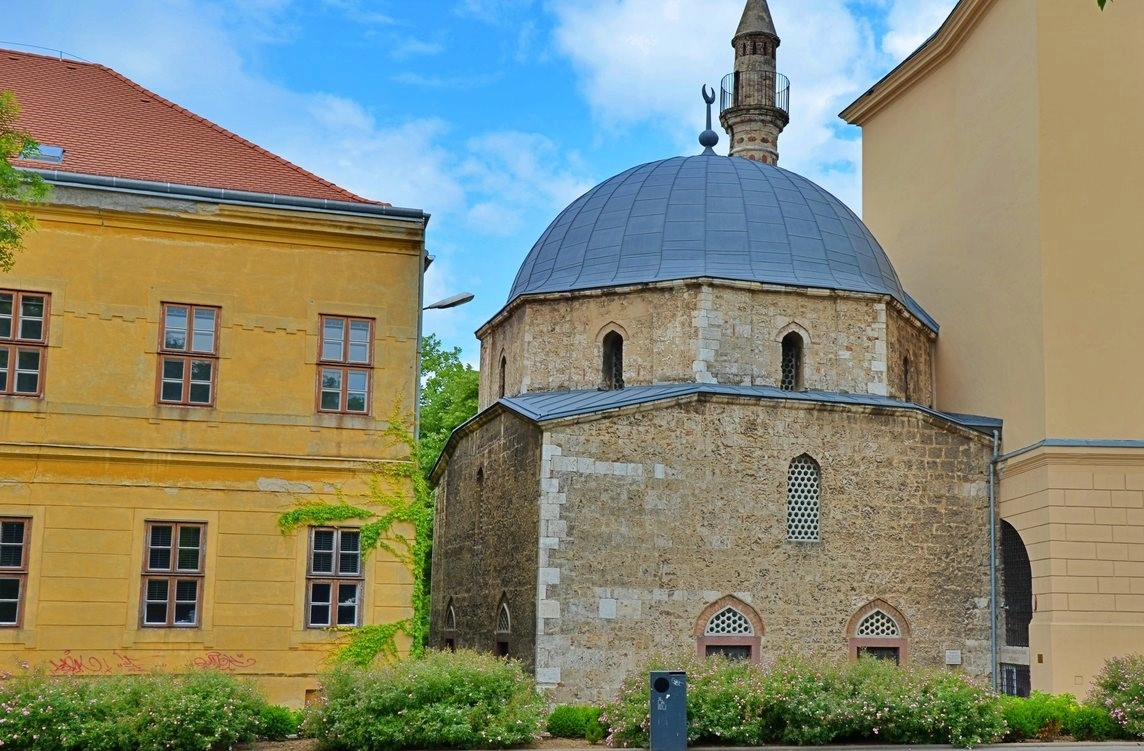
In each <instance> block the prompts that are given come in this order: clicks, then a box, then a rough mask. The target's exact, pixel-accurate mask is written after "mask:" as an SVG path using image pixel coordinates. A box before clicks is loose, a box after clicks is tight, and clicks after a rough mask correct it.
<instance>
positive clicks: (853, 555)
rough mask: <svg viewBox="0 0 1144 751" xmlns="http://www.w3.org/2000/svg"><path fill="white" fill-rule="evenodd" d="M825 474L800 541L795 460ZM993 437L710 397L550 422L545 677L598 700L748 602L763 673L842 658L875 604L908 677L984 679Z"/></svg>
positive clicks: (857, 413) (545, 491) (848, 412)
mask: <svg viewBox="0 0 1144 751" xmlns="http://www.w3.org/2000/svg"><path fill="white" fill-rule="evenodd" d="M803 453H807V454H809V455H810V456H811V457H813V458H814V459H815V460H816V461H817V462H819V464H820V466H821V496H820V497H821V531H820V541H818V542H791V541H788V540H787V529H786V497H787V471H788V466H789V464H790V461H791V460H792V459H793V458H795V457H798V456H800V455H802V454H803ZM989 457H990V446H989V440H988V439H987V438H985V437H979V436H977V435H976V434H969V433H967V432H964V431H961V430H960V429H954V428H949V429H947V428H945V427H942V426H941V425H938V424H936V423H934V422H932V421H931V420H930V418H925V417H923V416H921V415H920V413H917V412H914V411H908V410H893V411H871V410H868V409H859V408H834V407H826V406H822V405H819V406H814V405H804V404H795V403H789V402H779V401H750V400H728V399H715V398H701V399H698V400H691V401H686V402H682V403H678V404H675V405H671V406H663V407H661V408H658V409H649V410H644V411H629V412H626V413H621V414H618V415H615V416H613V417H610V418H608V419H602V420H596V421H592V422H582V423H578V424H565V425H562V426H560V427H552V428H550V429H549V430H547V431H546V433H545V436H544V446H543V458H542V463H541V468H540V471H541V487H542V492H541V496H540V501H541V508H540V514H541V520H542V522H541V524H542V528H541V538H540V557H539V567H540V574H541V584H542V586H541V587H540V601H539V614H540V617H541V622H540V630H541V634H540V635H539V636H538V637H537V663H536V668H537V670H536V673H537V678H538V680H539V681H540V682H541V684H542V685H546V686H549V687H551V688H552V689H553V690H554V692H555V693H554V698H555V699H556V700H557V701H575V702H600V701H603V700H606V699H607V698H608V697H609V696H610V695H611V694H612V693H613V692H614V691H615V690H616V688H617V687H618V685H619V682H620V680H621V678H622V677H623V676H624V675H625V673H627V672H629V671H630V670H632V669H634V668H636V667H637V666H638V665H640V663H641V662H642V661H643V660H644V659H645V658H646V657H647V656H648V655H650V654H653V653H662V652H670V651H672V650H694V649H696V640H695V638H694V637H693V636H692V630H693V628H695V627H696V622H697V618H698V617H699V616H700V614H701V612H702V611H703V609H704V608H705V607H707V606H708V605H710V604H711V603H714V602H715V601H717V600H719V599H720V598H722V597H724V596H726V595H734V596H736V597H738V598H740V599H741V600H743V601H745V602H747V603H749V604H750V605H751V606H752V607H754V608H755V609H756V610H757V612H758V614H759V616H760V617H761V618H762V621H763V623H764V628H765V633H764V635H763V638H762V658H763V659H764V660H770V659H774V658H776V657H778V656H779V655H781V654H784V653H789V652H792V651H801V652H807V651H815V650H817V651H821V652H824V653H827V654H838V655H845V654H847V650H848V637H849V634H848V633H847V625H848V623H849V620H850V618H851V617H852V616H853V615H854V614H855V613H856V612H857V611H858V610H859V609H860V608H862V607H863V606H864V605H867V604H868V603H870V602H871V601H872V600H874V599H875V598H881V599H882V600H884V601H885V602H886V603H888V604H889V605H890V606H892V607H894V608H897V609H898V610H899V611H900V612H901V613H902V614H903V615H904V617H905V618H906V619H907V622H908V628H909V629H910V631H911V634H912V636H911V638H910V640H909V642H908V647H907V649H908V662H909V663H910V664H915V665H941V664H943V662H944V655H945V650H947V649H959V650H962V655H963V660H964V667H965V668H966V669H967V670H968V671H969V672H970V673H973V674H977V675H982V674H987V673H988V672H989V626H988V624H989V601H988V597H989V541H988V519H987V513H988V512H987V509H988V488H987V467H988V462H989Z"/></svg>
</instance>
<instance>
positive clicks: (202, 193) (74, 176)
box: [19, 167, 430, 224]
mask: <svg viewBox="0 0 1144 751" xmlns="http://www.w3.org/2000/svg"><path fill="white" fill-rule="evenodd" d="M19 169H20V170H21V171H24V172H31V173H33V174H36V175H39V176H40V177H42V178H43V179H44V180H45V181H46V182H48V183H51V184H52V185H58V186H60V187H75V188H94V189H96V190H114V191H120V192H124V193H140V194H147V195H157V196H165V197H168V198H186V199H191V200H198V201H202V200H207V201H216V202H218V203H229V204H237V205H242V206H259V207H264V208H267V207H268V208H280V209H292V210H299V211H322V212H327V213H331V214H353V215H356V216H373V217H385V218H387V219H398V220H404V221H417V222H424V223H426V224H428V222H429V216H430V215H429V214H427V213H425V212H424V211H422V210H421V209H403V208H398V207H396V206H390V205H388V204H380V203H356V202H354V201H335V200H331V199H328V198H303V197H301V196H284V195H279V194H277V193H254V192H251V191H245V190H227V189H226V188H207V187H203V186H201V185H182V184H179V183H161V182H152V181H150V180H136V179H133V178H127V177H111V176H106V175H86V174H82V173H79V172H61V171H60V170H44V169H35V168H29V167H20V168H19Z"/></svg>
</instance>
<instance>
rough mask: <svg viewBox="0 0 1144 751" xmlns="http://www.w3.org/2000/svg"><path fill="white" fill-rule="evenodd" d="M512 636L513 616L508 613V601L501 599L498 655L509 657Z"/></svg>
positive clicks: (497, 635)
mask: <svg viewBox="0 0 1144 751" xmlns="http://www.w3.org/2000/svg"><path fill="white" fill-rule="evenodd" d="M511 635H512V615H510V614H509V612H508V601H507V600H506V599H505V598H504V597H501V601H500V607H498V608H497V630H496V637H497V654H498V655H500V656H501V657H508V653H509V649H508V640H509V636H511Z"/></svg>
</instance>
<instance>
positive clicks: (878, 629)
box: [849, 600, 909, 664]
mask: <svg viewBox="0 0 1144 751" xmlns="http://www.w3.org/2000/svg"><path fill="white" fill-rule="evenodd" d="M849 636H850V656H851V657H853V658H858V657H873V658H875V659H879V660H892V661H893V662H896V663H898V664H901V663H903V662H905V659H906V645H907V643H908V638H909V627H908V624H907V623H906V619H905V618H904V617H903V616H902V614H901V613H900V612H898V610H897V609H896V608H893V607H891V606H890V605H889V604H888V603H886V602H884V601H882V600H874V601H872V602H870V603H868V604H867V605H866V606H865V607H863V608H861V609H860V610H859V611H858V612H857V613H855V614H854V616H853V617H852V618H851V619H850V634H849Z"/></svg>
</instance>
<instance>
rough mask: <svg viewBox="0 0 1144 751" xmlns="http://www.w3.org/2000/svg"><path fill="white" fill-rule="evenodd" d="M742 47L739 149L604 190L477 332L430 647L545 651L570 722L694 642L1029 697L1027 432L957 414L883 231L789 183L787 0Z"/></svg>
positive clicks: (532, 665)
mask: <svg viewBox="0 0 1144 751" xmlns="http://www.w3.org/2000/svg"><path fill="white" fill-rule="evenodd" d="M733 46H734V50H735V65H734V72H733V73H732V74H730V75H729V76H727V77H726V78H725V79H724V81H723V85H722V91H721V94H722V100H721V102H720V108H721V112H720V121H721V123H722V125H723V127H724V129H725V130H726V131H727V133H728V134H729V136H730V143H731V146H730V155H729V156H721V155H717V154H716V153H715V152H714V150H713V149H712V146H714V145H715V143H716V141H717V140H718V138H717V136H716V135H715V133H714V132H712V131H711V130H710V129H709V130H708V131H707V132H705V133H704V134H703V136H701V139H700V142H701V144H702V145H703V146H705V147H706V148H705V149H704V151H703V152H702V153H701V154H699V155H697V156H682V157H675V158H670V159H664V160H662V161H657V162H652V163H649V164H643V165H639V166H636V167H633V168H631V169H629V170H627V171H625V172H622V173H621V174H619V175H616V176H615V177H612V178H610V179H608V180H605V181H604V182H602V183H601V184H599V185H598V186H596V187H595V188H593V189H592V190H590V191H588V192H587V193H586V194H584V195H583V196H581V197H580V198H578V199H577V200H576V201H574V202H573V203H572V204H571V205H570V206H568V207H567V208H566V209H565V210H564V211H563V212H561V213H560V214H559V215H558V216H557V217H556V218H555V219H554V220H553V222H552V223H551V225H550V226H549V227H548V229H547V230H546V231H545V232H544V234H543V235H542V236H541V237H540V239H539V240H538V241H537V242H536V244H535V246H534V247H533V248H532V250H531V251H530V252H529V253H528V255H527V256H526V257H525V259H524V261H523V263H522V264H521V267H520V271H519V273H518V275H517V277H516V280H515V282H514V283H513V286H512V289H511V290H510V292H509V294H508V301H507V303H506V304H505V306H504V307H503V308H502V309H501V311H500V312H499V313H497V314H496V316H494V317H493V318H492V319H491V320H490V321H488V322H487V323H486V324H485V325H484V326H483V327H482V328H481V329H480V330H479V331H478V332H477V335H478V337H479V338H480V340H481V387H480V412H479V414H478V415H477V416H476V417H475V418H473V419H472V420H470V421H469V422H467V423H466V424H464V425H463V426H461V427H460V428H458V429H457V430H456V431H455V433H454V435H453V436H452V438H451V439H450V441H449V443H448V445H447V447H446V449H445V452H444V453H443V455H442V458H441V459H440V461H439V462H438V464H437V466H436V468H435V469H434V472H433V477H432V480H433V482H434V483H435V485H436V487H437V511H436V513H437V516H436V525H437V526H436V532H435V540H434V547H433V555H434V560H433V581H432V598H433V601H432V611H433V614H432V627H431V643H432V644H433V645H434V646H439V647H455V648H461V647H469V648H477V649H482V650H488V651H496V652H498V653H500V654H504V655H508V656H511V657H513V658H518V659H520V660H522V661H523V662H524V663H525V665H526V666H527V667H528V668H529V669H531V670H533V671H535V675H536V678H537V681H538V683H539V684H540V685H541V686H542V687H546V688H549V689H551V690H552V691H553V698H554V699H555V700H557V701H578V702H589V701H590V702H600V701H603V700H606V699H607V698H609V697H610V696H611V694H612V693H614V691H615V690H616V688H617V687H618V685H619V683H620V681H621V679H622V677H623V676H624V675H625V674H627V673H628V672H630V671H631V670H633V669H635V668H636V667H638V666H639V665H640V664H641V663H642V662H643V661H644V660H645V659H647V658H648V657H649V656H651V655H653V654H662V653H669V652H676V653H678V652H679V651H680V650H694V651H696V652H697V653H699V654H712V653H723V654H727V655H731V656H734V657H740V658H744V659H751V660H756V661H761V662H766V661H769V660H772V659H774V658H776V657H777V656H780V655H782V654H784V653H789V652H795V651H797V652H802V653H808V652H817V653H822V654H837V655H850V656H857V655H859V654H862V653H867V654H871V655H874V656H877V657H882V658H886V659H894V660H897V661H898V662H899V663H903V664H905V663H908V664H911V665H924V666H941V665H949V666H951V667H952V666H956V667H957V668H958V669H963V670H965V671H966V672H968V673H970V674H973V675H977V676H982V677H986V678H988V677H990V676H992V677H993V679H994V680H998V679H1000V681H1001V682H1002V683H1003V684H1004V687H1005V688H1006V689H1007V690H1010V691H1012V692H1022V691H1027V690H1028V684H1029V667H1028V666H1029V662H1030V660H1029V649H1028V644H1029V642H1028V632H1029V628H1028V627H1029V621H1030V618H1031V617H1032V597H1031V590H1030V586H1031V585H1030V572H1029V561H1028V558H1027V556H1026V554H1025V547H1024V546H1023V545H1022V544H1021V540H1020V537H1019V536H1017V535H1016V533H1015V532H1014V531H1013V530H1012V528H1011V527H1009V526H1008V525H1004V524H1003V523H1002V522H1000V519H999V517H998V516H997V515H996V513H995V510H994V509H995V507H994V500H995V497H996V496H995V491H996V482H995V473H994V471H993V470H994V467H995V465H994V459H995V457H996V456H997V451H998V441H999V437H1000V431H1001V425H1002V423H1001V420H1000V419H994V418H989V417H980V416H971V415H967V414H957V413H952V412H948V411H943V410H942V409H941V408H940V406H941V405H940V403H939V401H938V392H937V389H936V384H935V372H936V364H935V359H936V357H937V354H936V353H937V348H938V346H939V337H938V333H939V328H938V323H937V322H936V321H935V320H934V318H932V317H931V316H930V315H929V314H928V313H927V312H926V310H925V309H924V308H923V307H922V305H921V304H919V302H918V301H917V300H915V299H914V298H913V297H911V296H910V294H909V293H908V292H907V290H906V289H905V288H904V287H903V285H902V283H901V282H900V280H899V277H898V276H897V274H896V272H895V270H894V267H893V265H891V263H890V260H889V258H888V257H887V255H886V252H885V251H884V250H883V249H882V247H881V246H880V245H879V243H878V241H877V240H876V239H875V238H874V236H873V235H872V234H871V232H870V230H869V229H867V227H866V226H865V225H864V224H863V222H862V220H860V219H859V218H858V217H857V216H856V215H855V214H854V213H853V212H852V211H850V210H849V209H848V208H847V207H846V206H844V205H843V204H842V203H841V202H840V201H839V200H838V199H836V198H835V197H834V196H832V195H831V194H829V193H828V192H826V191H825V190H824V189H822V188H821V187H819V186H818V185H815V184H814V183H813V182H811V181H810V180H807V179H806V178H804V177H801V176H799V175H797V174H795V173H793V172H790V171H787V170H785V169H782V168H781V167H779V166H777V162H778V155H779V147H778V136H779V133H780V132H781V131H782V129H783V127H784V126H785V125H786V124H787V120H788V100H787V96H788V92H789V87H788V83H787V80H786V78H785V77H784V76H782V75H781V74H779V73H778V72H777V70H776V67H775V61H776V49H777V47H778V46H779V37H778V35H777V33H776V30H775V27H774V24H773V22H772V18H771V13H770V10H769V8H768V6H767V2H766V0H748V2H747V3H746V8H745V10H744V13H743V16H742V20H741V22H740V24H739V27H738V29H737V30H736V32H735V34H734V37H733ZM704 96H705V98H707V96H708V95H707V94H706V90H705V91H704ZM711 99H713V97H710V98H709V101H711ZM994 582H995V583H996V584H994ZM995 671H996V672H995Z"/></svg>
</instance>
